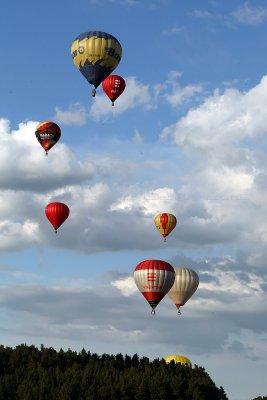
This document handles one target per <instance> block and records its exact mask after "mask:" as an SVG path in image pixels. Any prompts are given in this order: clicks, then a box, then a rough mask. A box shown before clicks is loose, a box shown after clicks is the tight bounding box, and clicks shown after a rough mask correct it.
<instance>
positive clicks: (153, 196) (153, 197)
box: [110, 187, 176, 216]
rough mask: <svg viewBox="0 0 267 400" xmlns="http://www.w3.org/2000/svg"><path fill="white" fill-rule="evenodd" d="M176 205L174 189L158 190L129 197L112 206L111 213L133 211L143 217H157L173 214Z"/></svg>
mask: <svg viewBox="0 0 267 400" xmlns="http://www.w3.org/2000/svg"><path fill="white" fill-rule="evenodd" d="M175 203H176V198H175V191H174V189H172V188H167V187H166V188H158V189H155V190H151V191H149V192H147V193H143V194H141V195H137V196H133V195H129V196H126V197H123V198H121V199H119V200H118V201H116V202H115V203H113V204H111V206H110V211H121V212H131V211H133V210H135V211H138V212H140V213H142V214H143V215H151V216H153V215H155V214H157V213H159V212H162V210H163V209H164V211H165V212H171V211H172V209H173V208H174V205H175Z"/></svg>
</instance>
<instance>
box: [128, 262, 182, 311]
mask: <svg viewBox="0 0 267 400" xmlns="http://www.w3.org/2000/svg"><path fill="white" fill-rule="evenodd" d="M134 280H135V283H136V286H137V287H138V289H139V290H140V292H141V293H142V295H143V296H144V297H145V299H146V300H147V301H148V303H149V304H150V306H151V308H152V312H151V313H152V314H155V308H156V307H157V305H158V304H159V302H160V301H161V300H162V299H163V297H164V296H165V295H166V294H167V293H168V291H169V290H170V289H171V287H172V285H173V283H174V280H175V272H174V269H173V267H172V266H171V265H170V264H169V263H167V262H166V261H161V260H145V261H142V262H140V263H139V264H138V265H137V266H136V268H135V271H134Z"/></svg>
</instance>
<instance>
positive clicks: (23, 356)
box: [0, 345, 267, 400]
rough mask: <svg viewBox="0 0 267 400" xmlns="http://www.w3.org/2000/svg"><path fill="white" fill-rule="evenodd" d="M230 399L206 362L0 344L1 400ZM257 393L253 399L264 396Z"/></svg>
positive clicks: (262, 398) (259, 398)
mask: <svg viewBox="0 0 267 400" xmlns="http://www.w3.org/2000/svg"><path fill="white" fill-rule="evenodd" d="M13 399H16V400H228V398H227V396H226V394H225V392H224V389H223V388H222V387H219V388H218V387H216V385H215V383H214V382H213V381H212V379H211V378H210V376H209V375H208V374H207V372H206V371H205V370H204V368H202V367H198V366H195V368H189V367H186V366H182V365H180V364H175V363H174V362H171V363H170V364H166V363H165V361H163V360H159V359H156V360H154V361H149V359H148V358H147V357H142V358H139V357H138V355H137V354H135V355H133V356H129V355H125V356H123V355H122V354H117V355H108V354H103V355H101V356H99V355H97V354H94V353H91V352H90V351H85V350H84V349H83V350H82V351H81V352H79V353H77V352H75V351H71V350H68V351H63V350H62V349H61V350H59V351H56V350H55V349H53V348H46V347H44V346H43V345H42V346H41V348H40V349H38V348H37V347H35V346H26V345H19V346H17V347H15V348H14V349H13V348H11V347H4V346H0V400H13ZM266 399H267V398H266V397H258V398H257V399H254V400H266Z"/></svg>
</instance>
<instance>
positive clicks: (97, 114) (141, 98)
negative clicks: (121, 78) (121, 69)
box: [90, 77, 153, 120]
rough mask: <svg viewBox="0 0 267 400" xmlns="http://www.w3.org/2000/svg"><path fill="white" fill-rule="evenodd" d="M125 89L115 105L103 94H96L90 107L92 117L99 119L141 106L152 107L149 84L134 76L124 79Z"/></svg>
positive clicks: (147, 108)
mask: <svg viewBox="0 0 267 400" xmlns="http://www.w3.org/2000/svg"><path fill="white" fill-rule="evenodd" d="M125 81H126V89H125V91H124V92H123V95H122V96H120V97H119V98H118V99H117V100H116V104H115V107H112V106H111V102H110V100H109V99H108V97H107V96H106V95H105V94H98V95H97V96H96V98H95V101H94V103H93V105H92V106H91V109H90V115H91V117H92V118H94V119H96V120H99V119H101V118H103V117H107V116H109V115H112V116H113V117H116V116H118V115H120V114H122V113H124V112H126V111H127V110H130V109H133V108H135V107H142V108H143V109H145V110H149V109H151V107H153V98H152V95H151V94H150V92H149V86H148V85H145V84H143V83H141V82H139V81H138V80H137V79H136V78H135V77H128V78H126V79H125Z"/></svg>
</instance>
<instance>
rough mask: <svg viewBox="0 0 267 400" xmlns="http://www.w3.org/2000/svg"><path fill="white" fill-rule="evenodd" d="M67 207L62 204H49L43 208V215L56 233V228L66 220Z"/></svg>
mask: <svg viewBox="0 0 267 400" xmlns="http://www.w3.org/2000/svg"><path fill="white" fill-rule="evenodd" d="M69 213H70V210H69V207H68V206H67V205H66V204H64V203H59V202H56V203H49V204H47V206H46V207H45V215H46V217H47V219H48V220H49V221H50V223H51V225H52V226H53V227H54V229H55V232H56V233H57V230H58V228H59V227H60V226H61V225H62V224H63V222H64V221H65V220H66V219H67V218H68V216H69Z"/></svg>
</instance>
